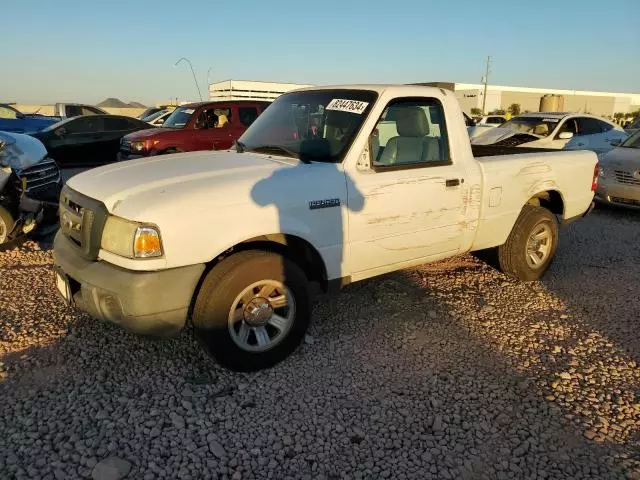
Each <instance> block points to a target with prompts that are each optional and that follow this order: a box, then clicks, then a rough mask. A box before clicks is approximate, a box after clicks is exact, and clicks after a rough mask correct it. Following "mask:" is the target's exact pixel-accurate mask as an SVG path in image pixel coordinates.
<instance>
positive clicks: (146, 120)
mask: <svg viewBox="0 0 640 480" xmlns="http://www.w3.org/2000/svg"><path fill="white" fill-rule="evenodd" d="M165 113H167V111H166V110H160V111H159V112H156V113H153V114H151V115H149V116H148V117H144V118H143V119H142V120H144V121H145V122H152V121H154V120H155V119H156V118H158V117H161V116H162V115H164V114H165Z"/></svg>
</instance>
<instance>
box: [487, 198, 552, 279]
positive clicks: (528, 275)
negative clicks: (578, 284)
mask: <svg viewBox="0 0 640 480" xmlns="http://www.w3.org/2000/svg"><path fill="white" fill-rule="evenodd" d="M557 247H558V223H557V221H556V218H555V217H554V216H553V214H552V213H551V212H550V211H549V210H547V209H546V208H542V207H536V206H533V205H525V206H524V208H523V209H522V211H521V212H520V216H519V217H518V219H517V220H516V223H515V225H514V226H513V230H511V233H510V234H509V237H508V238H507V241H506V242H505V243H504V245H501V246H499V247H498V262H499V264H500V269H501V270H502V271H503V272H504V273H506V274H507V275H510V276H512V277H515V278H517V279H519V280H524V281H527V282H530V281H534V280H538V279H540V277H542V275H543V274H544V273H545V272H546V271H547V269H548V268H549V265H550V264H551V261H552V260H553V257H554V255H555V253H556V248H557Z"/></svg>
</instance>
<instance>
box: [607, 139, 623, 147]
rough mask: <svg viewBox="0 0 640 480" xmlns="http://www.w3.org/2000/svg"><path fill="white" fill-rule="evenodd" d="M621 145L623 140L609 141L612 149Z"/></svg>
mask: <svg viewBox="0 0 640 480" xmlns="http://www.w3.org/2000/svg"><path fill="white" fill-rule="evenodd" d="M621 143H622V139H621V138H614V139H612V140H610V141H609V145H611V146H612V147H617V146H619V145H620V144H621Z"/></svg>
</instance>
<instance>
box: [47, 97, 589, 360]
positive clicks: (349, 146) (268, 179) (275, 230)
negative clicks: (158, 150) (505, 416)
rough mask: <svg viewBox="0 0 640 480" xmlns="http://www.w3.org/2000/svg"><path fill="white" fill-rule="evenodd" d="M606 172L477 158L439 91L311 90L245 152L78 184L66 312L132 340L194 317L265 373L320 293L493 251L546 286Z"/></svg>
mask: <svg viewBox="0 0 640 480" xmlns="http://www.w3.org/2000/svg"><path fill="white" fill-rule="evenodd" d="M597 169H598V162H597V156H596V155H595V154H594V153H593V152H584V151H582V152H547V153H538V152H533V151H531V152H526V151H524V152H521V153H519V154H517V155H498V156H493V157H488V158H477V157H474V155H473V152H472V149H471V145H470V144H469V138H468V137H467V132H466V127H465V123H464V121H463V115H462V110H461V109H460V106H459V104H458V101H457V99H456V97H455V95H454V93H453V92H451V91H447V90H444V89H440V88H431V87H423V86H398V85H357V86H339V87H321V88H309V89H301V90H297V91H294V92H290V93H286V94H284V95H282V96H280V97H278V98H277V99H276V100H275V101H274V102H273V103H272V104H271V105H270V106H269V107H268V108H267V109H266V110H265V111H264V113H263V114H261V115H260V116H259V117H258V119H257V120H256V121H255V122H253V123H252V124H251V126H250V127H249V128H248V129H247V130H246V132H245V133H244V134H243V135H242V136H241V137H240V139H239V140H238V141H237V143H236V149H235V150H227V151H215V152H213V151H201V152H189V153H179V154H175V155H163V156H158V157H148V158H144V159H139V160H132V161H128V162H124V163H118V164H114V165H108V166H104V167H99V168H96V169H92V170H89V171H87V172H84V173H81V174H79V175H77V176H75V177H73V178H71V179H70V180H69V182H68V183H67V185H66V187H65V189H64V191H63V192H62V194H61V196H60V225H61V227H60V230H59V232H58V234H57V235H56V238H55V245H54V260H55V265H56V272H57V277H56V278H57V285H58V288H59V290H60V293H61V294H62V297H63V298H64V299H65V300H66V302H68V303H73V304H75V305H76V306H78V307H79V308H80V309H82V310H84V311H86V312H89V314H91V315H92V316H94V317H96V318H99V319H103V320H107V321H111V322H114V323H117V324H119V325H121V326H123V327H126V328H128V329H130V330H133V331H135V332H138V333H143V334H155V335H170V334H175V333H177V332H179V331H180V330H181V329H182V328H183V327H184V325H185V323H186V322H187V321H189V322H191V323H192V324H193V325H194V327H195V329H194V331H195V333H196V335H197V336H198V338H199V339H200V340H201V341H202V344H203V346H204V347H205V349H206V350H207V352H208V353H210V354H211V355H213V356H214V357H215V358H216V359H217V360H218V361H219V362H220V363H221V364H223V365H225V366H227V367H229V368H232V369H234V370H257V369H261V368H266V367H269V366H271V365H274V364H275V363H277V362H279V361H280V360H282V359H284V358H285V357H286V356H288V355H289V354H290V353H291V352H293V350H295V348H296V347H297V346H298V344H299V343H300V341H301V340H302V339H303V338H304V335H305V331H306V329H307V326H308V324H309V321H310V317H311V303H310V302H311V299H312V297H313V294H315V293H321V292H329V291H331V290H333V289H334V288H339V287H341V286H342V285H346V284H348V283H350V282H355V281H359V280H363V279H366V278H370V277H374V276H376V275H381V274H384V273H387V272H391V271H394V270H399V269H403V268H407V267H411V266H414V265H419V264H423V263H429V262H435V261H438V260H440V259H443V258H447V257H452V256H455V255H459V254H461V253H464V252H469V251H475V250H484V249H489V248H495V250H496V253H497V255H498V262H499V265H500V268H501V269H502V270H503V271H505V272H507V273H508V274H509V275H511V276H513V277H515V278H518V279H521V280H524V281H531V280H537V279H539V278H540V277H541V276H542V275H543V274H544V272H545V271H546V269H547V267H548V266H549V264H550V262H551V260H552V258H553V256H554V254H555V251H556V247H557V246H558V223H566V222H569V221H572V220H573V219H578V218H580V217H582V216H584V215H585V214H587V213H588V212H589V211H590V208H591V206H592V205H593V203H592V201H593V195H594V191H595V188H596V186H597V179H598V170H597ZM363 301H365V300H364V299H363Z"/></svg>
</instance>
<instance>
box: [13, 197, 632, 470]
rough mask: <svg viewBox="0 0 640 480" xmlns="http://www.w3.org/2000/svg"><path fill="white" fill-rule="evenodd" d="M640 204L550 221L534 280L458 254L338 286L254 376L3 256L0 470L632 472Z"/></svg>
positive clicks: (43, 266)
mask: <svg viewBox="0 0 640 480" xmlns="http://www.w3.org/2000/svg"><path fill="white" fill-rule="evenodd" d="M638 245H640V214H638V213H635V212H626V211H618V210H608V209H605V210H596V211H595V212H594V213H593V214H592V215H591V216H590V217H588V218H587V219H585V220H583V221H581V222H578V223H576V224H573V225H572V226H570V227H568V228H566V229H564V230H563V232H562V238H561V247H560V249H559V251H558V255H557V258H556V261H555V263H554V265H553V266H552V268H551V270H550V271H549V272H548V274H547V276H546V277H545V279H544V281H542V282H538V283H533V284H523V283H519V282H516V281H513V280H510V279H508V278H506V277H504V276H503V275H501V274H499V273H497V272H496V271H494V270H492V269H491V268H490V267H488V266H486V265H484V264H482V263H480V262H478V261H477V260H475V259H474V258H473V257H471V256H464V257H459V258H455V259H451V260H449V261H445V262H442V263H438V264H435V265H431V266H426V267H421V268H417V269H411V270H406V271H402V272H398V273H395V274H391V275H387V276H384V277H381V278H378V279H374V280H370V281H366V282H363V283H360V284H355V285H352V286H350V287H349V288H347V289H345V290H344V292H343V293H342V294H341V295H339V296H336V297H332V298H329V299H326V300H323V301H321V302H320V303H319V304H318V305H317V307H316V310H315V315H314V326H313V327H312V332H311V333H312V336H310V337H309V339H308V341H307V343H306V344H305V345H304V346H302V347H301V348H300V349H299V350H298V352H296V354H295V355H294V356H293V357H292V358H290V359H289V360H288V361H286V362H284V363H282V364H281V365H279V366H277V367H275V368H273V369H271V370H269V371H265V372H260V373H257V374H234V373H230V372H227V371H224V370H221V369H219V368H217V367H216V365H215V364H213V362H212V361H211V360H209V359H208V358H206V357H205V356H204V355H203V354H202V353H201V352H200V350H199V349H198V348H197V347H196V345H195V344H194V342H193V341H192V339H191V336H190V334H189V332H185V333H184V334H183V335H182V336H181V337H180V338H177V339H175V340H169V341H151V340H148V339H144V338H139V337H136V336H133V335H130V334H127V333H125V332H123V331H121V330H120V329H118V328H116V327H114V326H111V325H108V324H103V323H100V322H96V321H93V320H91V319H90V318H88V317H87V316H85V315H83V314H80V313H78V312H76V311H73V310H71V309H67V308H66V307H64V306H62V305H61V303H60V302H58V300H57V297H56V294H55V293H54V283H53V279H52V273H51V261H52V256H51V252H50V251H48V250H41V249H40V247H39V246H38V245H37V244H35V243H28V244H25V245H22V246H21V247H20V249H16V250H13V251H9V252H4V253H0V398H1V399H2V402H0V478H3V479H4V478H16V479H20V478H52V479H56V480H58V479H62V478H91V477H92V476H93V478H102V479H115V478H121V477H124V476H126V478H132V479H152V478H181V479H189V478H192V479H196V478H229V479H234V480H238V479H245V478H274V479H296V480H297V479H311V478H314V479H319V478H324V479H327V480H328V479H339V478H351V479H358V478H376V479H378V478H393V479H405V478H406V479H409V478H415V479H430V478H433V479H436V478H438V479H465V480H467V479H484V478H498V479H510V478H541V479H544V478H576V479H578V478H580V479H583V478H593V479H609V478H636V479H638V478H640V433H639V430H640V368H639V366H638V362H640V338H639V335H638V330H637V324H638V321H639V319H640V302H639V301H638V297H637V292H638V285H640V268H639V267H640V255H639V253H638V252H639V251H640V250H638Z"/></svg>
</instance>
